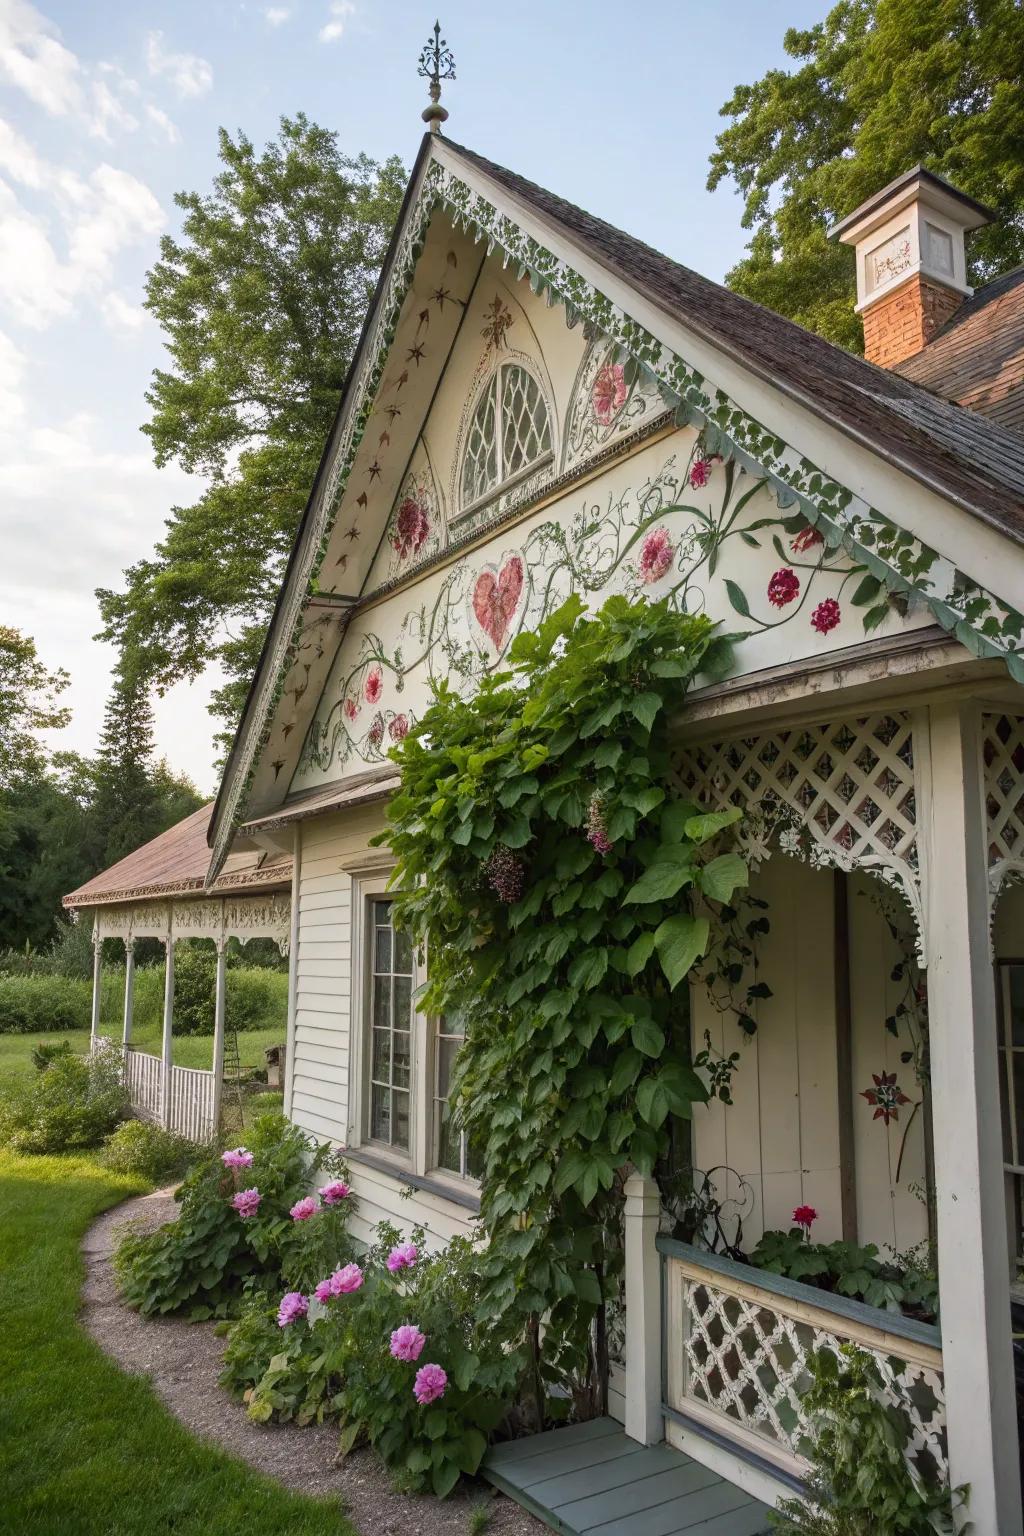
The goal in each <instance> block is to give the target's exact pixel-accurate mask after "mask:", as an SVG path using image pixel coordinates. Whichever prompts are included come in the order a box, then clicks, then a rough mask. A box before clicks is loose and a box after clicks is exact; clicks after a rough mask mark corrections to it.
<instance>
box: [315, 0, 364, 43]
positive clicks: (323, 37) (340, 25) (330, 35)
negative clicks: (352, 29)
mask: <svg viewBox="0 0 1024 1536" xmlns="http://www.w3.org/2000/svg"><path fill="white" fill-rule="evenodd" d="M355 13H356V7H355V4H354V0H331V3H330V5H329V6H328V7H327V14H328V16H329V17H330V20H329V21H327V22H325V24H324V25H323V26H322V27H321V28H320V41H321V42H322V43H336V42H337V41H338V38H339V37H341V36H342V35H343V34H344V31H345V25H346V23H347V21H348V20H349V17H350V16H354V15H355Z"/></svg>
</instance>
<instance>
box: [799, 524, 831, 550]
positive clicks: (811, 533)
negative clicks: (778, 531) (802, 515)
mask: <svg viewBox="0 0 1024 1536" xmlns="http://www.w3.org/2000/svg"><path fill="white" fill-rule="evenodd" d="M824 542H825V539H824V536H823V535H822V534H820V533H819V532H818V530H817V528H812V527H811V526H810V524H809V523H808V525H807V527H806V528H801V529H800V532H799V533H798V534H797V536H796V538H795V539H794V540H793V553H794V555H804V554H806V553H807V551H808V550H809V549H813V548H814V546H815V545H816V544H824Z"/></svg>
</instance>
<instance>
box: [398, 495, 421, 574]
mask: <svg viewBox="0 0 1024 1536" xmlns="http://www.w3.org/2000/svg"><path fill="white" fill-rule="evenodd" d="M429 533H430V515H429V513H428V512H427V509H426V507H425V506H424V505H423V503H422V502H420V501H417V500H416V498H415V497H414V496H407V497H406V498H405V500H404V501H403V502H402V504H401V506H400V507H399V508H398V511H397V512H396V514H395V522H394V526H393V528H392V530H391V548H392V549H393V550H394V551H395V553H396V554H397V555H398V558H399V560H408V558H409V556H410V555H415V554H418V553H419V551H420V550H421V549H422V547H423V545H424V544H425V543H426V541H427V535H428V534H429Z"/></svg>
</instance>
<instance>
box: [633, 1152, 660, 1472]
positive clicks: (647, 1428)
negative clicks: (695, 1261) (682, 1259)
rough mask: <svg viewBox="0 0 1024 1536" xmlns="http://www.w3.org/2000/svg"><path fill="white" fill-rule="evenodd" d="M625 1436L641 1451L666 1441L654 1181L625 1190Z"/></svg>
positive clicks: (636, 1177) (638, 1181)
mask: <svg viewBox="0 0 1024 1536" xmlns="http://www.w3.org/2000/svg"><path fill="white" fill-rule="evenodd" d="M625 1195H626V1204H625V1219H624V1227H625V1250H626V1254H625V1269H626V1284H625V1289H626V1434H627V1435H628V1436H629V1437H630V1439H631V1440H639V1442H640V1444H641V1445H657V1444H658V1443H659V1442H660V1441H661V1440H663V1439H664V1438H665V1425H664V1419H663V1417H662V1412H661V1259H660V1258H659V1255H658V1250H657V1248H656V1247H655V1239H656V1238H657V1236H658V1221H659V1218H660V1215H661V1197H660V1195H659V1193H658V1186H657V1184H656V1183H655V1181H654V1180H653V1179H648V1178H644V1177H643V1175H642V1174H639V1173H633V1174H630V1176H629V1178H628V1179H627V1180H626V1187H625Z"/></svg>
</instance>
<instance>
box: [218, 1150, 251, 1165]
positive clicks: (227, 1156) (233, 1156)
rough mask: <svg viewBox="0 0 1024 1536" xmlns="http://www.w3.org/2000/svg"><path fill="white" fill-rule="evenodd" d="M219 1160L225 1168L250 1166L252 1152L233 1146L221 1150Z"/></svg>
mask: <svg viewBox="0 0 1024 1536" xmlns="http://www.w3.org/2000/svg"><path fill="white" fill-rule="evenodd" d="M220 1160H221V1162H222V1163H223V1164H224V1167H225V1168H251V1167H252V1153H251V1152H247V1151H246V1149H245V1148H244V1147H234V1148H232V1149H231V1150H230V1151H228V1152H222V1153H221V1155H220Z"/></svg>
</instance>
